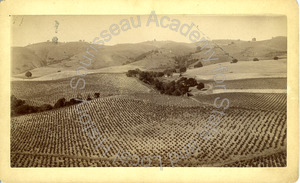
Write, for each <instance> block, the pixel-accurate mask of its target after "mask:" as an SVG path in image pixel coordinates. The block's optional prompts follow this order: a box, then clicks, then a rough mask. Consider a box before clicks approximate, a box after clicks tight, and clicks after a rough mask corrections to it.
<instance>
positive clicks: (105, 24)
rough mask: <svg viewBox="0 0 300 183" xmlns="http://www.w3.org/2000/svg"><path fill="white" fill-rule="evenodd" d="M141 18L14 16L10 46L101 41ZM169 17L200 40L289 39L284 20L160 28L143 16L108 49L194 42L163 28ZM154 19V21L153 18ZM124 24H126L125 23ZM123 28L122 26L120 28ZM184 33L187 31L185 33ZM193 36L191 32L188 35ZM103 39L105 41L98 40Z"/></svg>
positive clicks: (203, 20)
mask: <svg viewBox="0 0 300 183" xmlns="http://www.w3.org/2000/svg"><path fill="white" fill-rule="evenodd" d="M137 16H138V15H124V16H122V15H113V16H112V15H98V16H95V15H93V16H88V15H73V16H71V15H67V16H48V15H38V16H35V15H26V16H21V15H18V16H11V38H12V39H11V44H12V46H26V45H28V44H33V43H38V42H46V41H47V40H50V41H51V40H52V38H53V37H55V36H56V37H57V38H58V41H59V42H73V41H79V40H85V41H87V42H91V41H93V39H94V38H95V37H99V35H100V33H101V32H102V31H104V30H107V31H108V32H109V28H110V26H111V25H112V24H117V25H120V22H121V20H122V19H127V20H129V22H130V17H132V18H133V20H134V21H135V22H136V24H137ZM163 16H167V17H168V18H169V19H170V21H168V20H167V19H164V22H163V24H164V25H165V24H168V23H169V24H170V23H171V21H172V20H173V19H177V20H179V22H180V26H182V25H183V24H187V25H191V24H194V25H195V26H193V27H192V29H191V32H192V30H197V29H196V26H197V27H198V30H200V32H201V34H202V35H201V36H203V35H206V36H207V37H208V39H211V40H213V39H235V40H237V39H240V40H246V41H248V40H251V39H252V38H254V37H255V38H256V40H257V41H259V40H266V39H271V38H272V37H275V36H287V22H286V17H285V16H238V15H234V16H213V15H212V16H207V15H206V16H199V15H157V19H158V23H159V26H158V27H157V26H156V23H155V22H150V24H149V25H148V26H147V21H148V19H149V17H150V13H149V14H148V15H140V20H141V26H140V27H138V28H134V27H132V25H131V24H130V25H131V29H129V30H127V31H120V34H119V35H116V36H112V39H111V40H110V41H108V42H106V43H105V44H106V45H115V44H121V43H138V42H143V41H149V40H154V39H156V40H157V41H165V40H171V41H177V42H191V41H190V40H189V37H188V36H187V37H185V36H183V35H181V34H180V33H179V31H178V32H175V31H172V30H170V29H169V28H163V27H161V25H160V20H161V18H162V17H163ZM150 18H152V19H154V18H153V17H150ZM123 23H124V22H123ZM121 25H123V24H121ZM183 30H185V29H183ZM189 33H190V32H189ZM99 39H102V38H99Z"/></svg>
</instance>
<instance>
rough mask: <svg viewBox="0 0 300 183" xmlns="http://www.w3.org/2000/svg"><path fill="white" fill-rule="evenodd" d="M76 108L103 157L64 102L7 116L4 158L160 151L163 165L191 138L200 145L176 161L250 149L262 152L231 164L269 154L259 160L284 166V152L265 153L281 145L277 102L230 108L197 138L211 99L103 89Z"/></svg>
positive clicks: (26, 161)
mask: <svg viewBox="0 0 300 183" xmlns="http://www.w3.org/2000/svg"><path fill="white" fill-rule="evenodd" d="M140 97H141V98H142V96H140ZM220 97H222V96H220ZM137 98H138V97H137ZM279 98H280V97H279ZM174 99H175V98H174ZM177 99H178V98H176V100H177ZM168 100H172V98H170V99H168ZM265 100H272V101H273V100H276V101H277V105H278V101H284V100H286V98H284V97H283V99H282V97H281V98H280V99H278V97H277V98H276V96H275V97H273V98H272V97H269V98H265ZM207 101H208V100H207ZM212 101H213V100H210V101H209V102H210V103H211V102H212ZM247 101H249V99H247ZM154 102H155V101H154ZM161 102H162V103H163V101H161ZM269 103H271V102H270V101H269ZM233 104H234V101H233ZM249 105H252V104H249ZM250 107H251V106H250ZM83 108H84V109H87V111H89V114H90V115H91V117H92V119H93V121H94V123H95V126H96V128H98V129H99V131H100V133H101V134H102V135H103V136H104V137H106V139H107V141H108V143H107V144H109V143H111V144H112V148H111V150H110V151H109V152H108V154H107V155H108V159H107V158H103V156H102V153H103V152H102V151H101V150H100V149H96V150H95V149H94V147H93V141H92V140H91V139H90V138H89V137H87V134H86V132H83V131H82V128H83V127H84V125H82V124H80V123H79V122H78V119H79V116H78V114H77V113H76V111H75V106H71V107H67V108H62V109H58V110H53V111H47V112H42V113H37V114H29V115H24V116H19V117H13V118H12V120H11V126H12V128H11V156H12V157H11V166H12V167H42V166H131V165H130V164H129V163H121V162H120V161H117V162H116V163H114V164H112V159H113V158H114V156H115V154H116V153H117V152H118V150H122V151H127V152H130V153H131V154H137V155H139V157H140V158H141V157H143V156H155V155H160V156H161V157H162V163H163V166H170V160H169V159H168V153H170V152H175V151H178V149H180V150H183V149H184V145H186V144H188V143H189V142H190V141H191V140H197V141H198V146H200V150H199V152H198V153H195V154H193V155H192V156H191V157H190V158H189V159H187V160H180V161H179V162H178V163H177V164H176V165H175V166H204V165H205V164H209V163H214V162H227V161H229V160H234V159H236V160H239V159H242V157H245V156H252V155H255V156H256V157H257V156H261V159H262V160H260V159H258V160H247V162H239V163H234V164H232V165H231V166H241V165H244V164H246V165H247V166H260V164H259V163H258V164H257V163H255V162H257V161H261V162H265V161H266V162H269V163H266V164H264V165H266V166H269V165H276V166H286V161H285V160H284V159H285V158H283V159H280V158H282V157H283V156H284V155H282V154H281V155H280V156H278V157H279V158H278V157H277V156H275V157H273V156H266V155H267V154H268V153H269V151H273V150H274V151H278V150H281V149H285V148H286V111H285V110H283V107H278V110H275V111H272V110H265V109H268V107H265V106H264V107H262V108H263V110H260V109H257V108H253V109H250V108H236V107H233V108H229V109H228V110H226V116H224V117H223V118H222V119H221V123H220V125H219V126H218V127H217V130H218V132H217V133H215V134H214V135H213V137H212V138H211V140H207V141H204V140H202V141H201V140H200V139H199V132H200V131H201V130H202V129H204V128H205V125H206V124H207V120H208V117H209V114H210V112H211V110H212V109H213V107H211V106H199V104H198V106H197V105H196V103H195V105H192V106H184V105H183V106H180V105H172V102H171V103H170V105H161V104H157V103H153V101H152V102H151V100H147V99H144V100H142V99H132V97H108V98H101V99H96V100H93V101H91V104H85V106H83ZM107 144H106V145H107ZM58 155H60V157H59V156H58ZM243 163H244V164H243ZM264 165H262V166H264ZM151 166H159V162H158V161H153V162H152V164H151ZM221 166H223V165H221ZM224 166H225V165H224ZM226 166H229V165H226Z"/></svg>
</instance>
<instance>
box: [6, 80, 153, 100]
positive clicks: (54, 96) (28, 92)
mask: <svg viewBox="0 0 300 183" xmlns="http://www.w3.org/2000/svg"><path fill="white" fill-rule="evenodd" d="M78 78H79V77H77V78H76V80H74V81H73V85H74V86H75V84H76V82H77V80H78ZM71 79H72V78H67V79H61V80H55V81H26V82H24V81H13V82H11V94H12V95H15V96H16V97H17V98H20V99H23V100H26V103H28V104H31V105H41V104H44V103H47V104H52V105H53V104H55V102H56V101H57V100H58V99H60V98H63V97H64V98H66V99H67V100H69V99H71V98H75V97H76V96H77V94H79V93H80V94H81V95H82V96H83V98H84V99H86V98H87V95H91V96H93V94H94V93H95V92H99V93H100V97H107V96H113V95H124V94H135V93H139V92H142V93H148V92H149V88H148V87H146V86H145V85H141V84H140V82H139V81H137V80H136V79H135V78H128V77H126V75H125V74H91V75H87V76H86V77H85V78H84V79H85V84H86V85H85V88H84V89H83V90H80V89H79V88H80V87H81V86H82V82H80V84H79V85H78V88H77V89H73V88H71V86H70V81H71Z"/></svg>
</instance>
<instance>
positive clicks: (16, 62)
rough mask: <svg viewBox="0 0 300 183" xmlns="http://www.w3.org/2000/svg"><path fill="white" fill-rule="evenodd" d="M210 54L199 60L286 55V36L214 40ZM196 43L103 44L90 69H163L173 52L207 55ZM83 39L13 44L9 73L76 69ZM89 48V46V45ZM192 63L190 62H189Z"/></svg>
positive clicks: (193, 56) (172, 63)
mask: <svg viewBox="0 0 300 183" xmlns="http://www.w3.org/2000/svg"><path fill="white" fill-rule="evenodd" d="M210 44H211V45H212V46H214V48H213V51H214V52H215V54H214V56H213V57H217V58H219V60H218V61H210V62H202V63H203V65H204V66H205V65H210V64H213V63H219V62H228V61H231V60H232V58H237V59H238V60H245V61H247V60H252V59H253V58H255V57H257V58H259V59H272V58H273V57H274V56H282V57H286V52H287V38H286V37H275V38H272V39H270V40H264V41H251V42H249V41H241V40H214V41H213V42H210ZM196 48H197V46H196V44H194V43H180V42H173V41H146V42H142V43H136V44H118V45H113V46H104V47H102V48H100V49H99V51H98V52H95V51H94V52H92V53H93V54H94V55H95V57H94V58H93V60H94V62H93V64H92V65H91V66H90V67H89V69H92V70H96V69H101V68H106V67H112V66H124V65H128V67H129V68H131V67H137V68H143V69H149V70H155V69H166V68H172V67H174V66H175V64H176V63H175V60H174V57H175V56H187V58H188V59H199V60H201V59H206V58H208V57H209V55H210V54H211V52H210V53H208V54H205V52H207V51H208V49H209V48H208V47H206V48H204V49H203V50H201V51H200V52H196ZM86 49H87V44H86V43H85V42H68V43H58V44H54V43H51V42H44V43H37V44H32V45H28V46H25V47H12V74H13V75H17V74H21V73H24V72H26V71H28V70H33V69H35V70H36V69H38V68H41V67H46V68H51V69H50V70H51V73H52V70H53V72H58V71H59V70H73V71H74V70H75V69H76V68H77V67H78V66H79V64H80V61H83V60H84V59H85V58H83V57H82V56H83V55H87V53H86ZM90 50H92V49H90ZM191 66H192V65H191Z"/></svg>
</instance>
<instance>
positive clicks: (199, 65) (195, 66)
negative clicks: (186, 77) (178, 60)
mask: <svg viewBox="0 0 300 183" xmlns="http://www.w3.org/2000/svg"><path fill="white" fill-rule="evenodd" d="M198 67H203V65H202V63H201V62H200V61H199V62H198V63H197V64H196V65H194V68H198Z"/></svg>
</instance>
